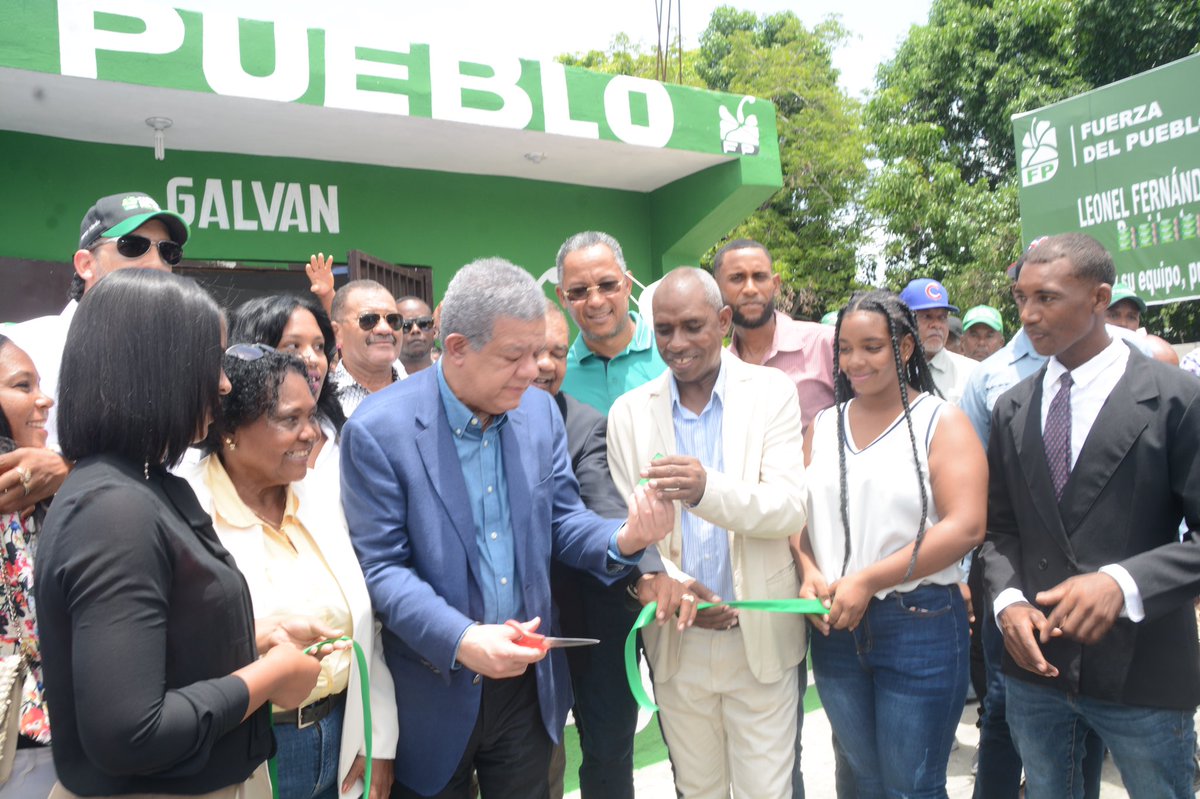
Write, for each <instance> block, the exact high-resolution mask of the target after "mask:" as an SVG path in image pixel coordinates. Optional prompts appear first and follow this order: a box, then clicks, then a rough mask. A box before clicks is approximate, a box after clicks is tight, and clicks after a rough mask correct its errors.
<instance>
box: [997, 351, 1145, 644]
mask: <svg viewBox="0 0 1200 799" xmlns="http://www.w3.org/2000/svg"><path fill="white" fill-rule="evenodd" d="M1128 364H1129V346H1128V345H1126V344H1125V342H1124V341H1122V340H1121V339H1118V338H1113V339H1112V340H1111V341H1109V343H1108V346H1107V347H1105V348H1104V349H1103V350H1101V351H1100V352H1099V354H1097V355H1095V356H1093V357H1092V359H1091V360H1089V361H1087V362H1086V363H1084V364H1081V365H1080V366H1078V367H1076V368H1075V369H1072V370H1068V369H1067V367H1065V366H1063V364H1062V362H1061V361H1059V360H1058V357H1057V356H1055V357H1052V358H1050V361H1049V363H1047V364H1046V374H1045V375H1044V376H1043V377H1042V406H1041V423H1042V429H1045V427H1046V414H1047V413H1049V411H1050V403H1051V402H1052V401H1053V400H1054V397H1055V395H1056V394H1058V392H1059V391H1060V390H1061V388H1062V384H1061V383H1060V382H1059V380H1060V379H1061V378H1062V376H1063V375H1064V374H1066V373H1067V372H1068V371H1070V373H1071V380H1072V386H1071V468H1072V469H1074V468H1075V464H1076V462H1078V460H1079V453H1080V451H1081V450H1082V449H1083V445H1084V443H1085V442H1086V441H1087V437H1088V435H1089V434H1090V433H1091V432H1092V426H1093V425H1094V424H1095V423H1096V417H1097V416H1099V415H1100V409H1101V408H1103V407H1104V403H1105V402H1107V401H1108V397H1109V395H1110V394H1112V390H1113V388H1115V387H1116V385H1117V383H1118V382H1120V380H1121V377H1122V376H1124V374H1125V367H1126V366H1127V365H1128ZM1100 571H1101V572H1102V573H1103V574H1107V575H1108V576H1109V577H1112V578H1113V579H1114V580H1116V581H1117V584H1118V585H1120V586H1121V592H1122V593H1123V594H1124V595H1125V608H1124V609H1123V610H1122V611H1121V615H1122V616H1126V617H1127V618H1129V619H1130V620H1132V621H1135V622H1137V621H1141V620H1142V619H1144V618H1145V617H1146V613H1145V610H1144V609H1143V607H1142V595H1141V592H1139V591H1138V587H1137V583H1135V582H1134V581H1133V577H1131V576H1130V574H1129V572H1128V571H1126V569H1125V567H1123V566H1120V565H1118V564H1115V563H1113V564H1109V565H1107V566H1102V567H1100ZM1017 602H1029V600H1028V599H1027V598H1026V597H1025V595H1024V594H1022V593H1021V591H1020V590H1019V589H1017V588H1006V589H1004V590H1003V591H1001V592H1000V595H999V596H997V597H996V601H995V603H994V605H995V613H996V620H997V621H999V619H1000V613H1001V612H1002V611H1003V610H1004V609H1005V608H1007V607H1008V606H1009V605H1012V604H1015V603H1017Z"/></svg>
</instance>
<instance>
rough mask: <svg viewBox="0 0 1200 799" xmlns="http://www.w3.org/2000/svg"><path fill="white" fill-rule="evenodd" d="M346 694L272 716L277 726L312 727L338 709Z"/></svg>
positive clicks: (342, 693)
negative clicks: (338, 704)
mask: <svg viewBox="0 0 1200 799" xmlns="http://www.w3.org/2000/svg"><path fill="white" fill-rule="evenodd" d="M345 697H346V692H345V691H342V692H341V693H340V694H334V695H333V696H327V697H325V698H324V699H318V700H317V701H316V702H312V703H310V704H307V705H305V706H304V707H301V708H296V709H295V710H280V711H276V712H275V715H274V716H272V718H273V719H274V721H275V723H276V724H295V725H296V728H297V729H300V730H302V729H304V728H305V727H311V726H312V725H314V724H316V723H317V722H318V721H320V720H321V719H323V718H325V717H326V716H328V715H329V714H330V713H332V712H333V711H334V709H335V708H336V707H337V703H338V702H340V701H341V700H343V699H345Z"/></svg>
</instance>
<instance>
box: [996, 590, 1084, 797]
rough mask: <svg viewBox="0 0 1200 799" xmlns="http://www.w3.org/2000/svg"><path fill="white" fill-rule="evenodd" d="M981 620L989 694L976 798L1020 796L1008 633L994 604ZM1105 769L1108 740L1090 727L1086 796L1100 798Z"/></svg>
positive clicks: (1019, 765)
mask: <svg viewBox="0 0 1200 799" xmlns="http://www.w3.org/2000/svg"><path fill="white" fill-rule="evenodd" d="M980 621H981V622H982V624H981V625H980V626H981V628H982V632H981V635H982V637H983V659H984V663H985V664H986V666H987V693H986V694H985V695H984V698H983V718H982V719H981V720H980V725H979V770H978V771H977V772H976V774H975V792H974V794H973V799H1016V796H1017V792H1018V791H1019V790H1020V787H1021V756H1020V755H1019V754H1017V747H1016V745H1015V744H1014V743H1013V739H1012V734H1011V733H1010V732H1009V729H1008V719H1007V718H1006V716H1005V712H1004V697H1005V686H1006V680H1007V678H1006V677H1005V676H1004V672H1003V670H1002V669H1001V665H1002V663H1003V661H1004V633H1002V632H1000V628H999V627H997V626H996V618H995V616H993V615H992V609H991V607H990V603H988V607H987V608H986V610H985V611H984V612H983V615H982V618H981V619H980ZM1103 770H1104V742H1103V741H1101V740H1100V736H1099V735H1097V734H1096V732H1095V731H1094V730H1089V731H1088V734H1087V737H1086V738H1085V739H1084V757H1083V799H1099V797H1100V774H1101V772H1102V771H1103Z"/></svg>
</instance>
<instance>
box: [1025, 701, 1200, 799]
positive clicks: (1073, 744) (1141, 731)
mask: <svg viewBox="0 0 1200 799" xmlns="http://www.w3.org/2000/svg"><path fill="white" fill-rule="evenodd" d="M1007 704H1008V726H1009V728H1010V729H1011V730H1012V736H1013V741H1014V743H1016V745H1017V751H1018V752H1020V753H1021V761H1022V762H1023V763H1024V764H1025V792H1026V793H1025V795H1026V796H1027V797H1028V799H1079V797H1081V796H1083V780H1082V779H1081V777H1080V770H1081V761H1082V760H1083V748H1084V747H1083V739H1084V736H1085V734H1086V733H1087V732H1088V730H1095V731H1096V732H1097V733H1099V734H1100V737H1101V738H1102V739H1104V742H1105V743H1106V744H1108V748H1109V749H1110V750H1111V751H1112V756H1113V761H1114V762H1115V763H1116V764H1117V768H1118V769H1119V770H1120V772H1121V780H1122V782H1124V783H1125V790H1126V791H1128V792H1129V796H1130V797H1131V799H1192V769H1193V761H1192V757H1193V755H1194V754H1195V745H1196V733H1195V731H1194V729H1193V727H1192V711H1190V710H1164V709H1161V708H1147V707H1133V706H1131V705H1119V704H1116V703H1115V702H1105V701H1103V700H1100V699H1092V698H1091V697H1087V696H1071V695H1070V694H1067V693H1065V692H1063V691H1060V690H1058V689H1057V688H1052V687H1050V686H1048V685H1036V684H1034V683H1031V682H1027V681H1025V680H1020V679H1016V678H1013V679H1010V680H1009V681H1008V703H1007Z"/></svg>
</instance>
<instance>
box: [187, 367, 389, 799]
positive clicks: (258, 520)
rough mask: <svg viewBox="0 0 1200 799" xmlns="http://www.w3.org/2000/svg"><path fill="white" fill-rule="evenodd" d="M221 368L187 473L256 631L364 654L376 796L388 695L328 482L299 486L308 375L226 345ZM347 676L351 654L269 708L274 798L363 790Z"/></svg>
mask: <svg viewBox="0 0 1200 799" xmlns="http://www.w3.org/2000/svg"><path fill="white" fill-rule="evenodd" d="M225 371H226V374H227V375H228V376H229V381H230V384H231V385H232V391H230V393H229V394H228V395H227V396H225V397H222V403H221V407H222V413H221V416H220V418H219V419H218V420H217V421H216V422H215V423H214V425H213V429H212V433H211V434H210V437H209V448H210V450H211V454H210V455H208V456H207V457H206V458H204V460H202V461H201V462H200V463H199V464H197V465H196V466H195V467H193V468H192V470H191V471H189V473H187V474H186V475H185V476H186V477H187V478H188V481H189V482H190V483H191V484H192V488H193V489H194V490H195V492H196V495H197V497H198V498H199V500H200V503H201V505H202V506H204V507H205V508H206V509H207V510H208V511H209V513H210V514H211V515H212V519H213V526H214V527H215V528H216V531H217V535H218V536H219V537H220V539H221V543H222V544H224V545H225V547H226V548H227V549H228V550H229V552H230V553H231V554H232V555H233V556H234V559H235V560H236V561H237V565H238V568H239V569H240V570H241V571H242V573H243V574H244V575H245V577H246V582H247V583H248V584H249V586H250V595H251V597H252V599H253V602H254V615H255V618H256V621H257V623H258V627H259V630H260V632H261V633H263V634H270V630H271V627H272V625H271V624H270V622H271V621H272V620H277V622H278V623H279V624H283V623H285V622H284V620H285V619H294V618H295V617H297V616H301V617H308V618H311V619H315V620H316V621H317V622H319V626H320V627H323V628H324V629H326V630H332V631H340V632H342V633H345V634H349V635H352V636H353V638H354V640H355V641H357V642H358V643H359V645H360V646H362V648H363V649H364V651H365V653H366V655H367V662H368V663H369V664H370V665H369V669H370V672H371V673H370V674H369V675H368V677H367V679H368V680H369V685H370V689H371V710H372V714H371V715H372V722H373V728H372V738H373V754H374V755H375V759H374V762H373V769H372V771H373V777H372V783H373V784H372V785H371V786H370V788H371V790H370V793H369V799H385V797H387V795H388V793H389V791H390V789H391V782H392V776H391V775H392V758H393V756H394V753H395V746H396V737H397V731H396V712H395V699H394V691H393V688H392V682H391V676H390V673H389V672H388V670H387V667H386V666H385V665H384V662H383V652H382V650H381V648H380V647H378V646H377V645H376V643H377V642H376V632H375V622H374V615H373V614H372V612H371V605H370V599H369V598H368V596H367V586H366V582H365V580H364V579H363V574H362V570H361V569H360V568H359V565H358V560H357V558H356V557H355V554H354V550H353V548H352V547H351V545H350V538H349V534H348V532H347V529H346V522H345V518H344V517H343V515H342V508H341V502H340V499H339V492H338V486H337V484H336V483H332V484H331V481H329V480H305V477H306V474H307V473H308V463H309V458H310V455H311V454H312V451H313V447H314V446H315V444H316V442H317V441H318V440H319V439H320V435H321V434H320V430H319V427H318V420H317V411H316V400H315V398H314V397H313V393H312V391H311V389H310V386H309V381H308V374H307V370H306V368H305V365H304V364H303V363H302V362H301V361H300V360H299V359H298V358H296V357H294V356H291V355H286V354H284V353H282V352H278V351H276V350H275V349H273V348H272V347H269V346H266V345H264V344H236V345H234V346H232V347H230V348H229V350H228V351H227V353H226V356H225ZM287 623H289V624H290V623H295V622H287ZM314 626H316V625H314ZM356 672H357V665H356V664H355V662H354V658H353V657H352V654H351V652H350V651H348V650H344V651H338V652H334V653H333V654H331V655H328V656H327V657H325V658H324V660H323V661H322V664H321V676H320V678H319V679H318V680H317V685H316V688H314V689H313V692H312V693H311V694H310V695H309V696H308V698H307V699H305V701H304V702H303V703H302V704H301V707H300V710H299V711H295V710H293V711H288V712H286V713H285V712H282V711H280V712H277V713H275V717H274V721H275V736H276V741H277V746H278V755H277V758H278V773H279V782H280V797H281V799H335V798H336V797H341V796H345V797H357V796H360V795H364V794H363V786H362V782H361V776H362V773H363V767H364V765H365V761H364V758H363V754H364V753H363V750H362V747H363V717H362V704H361V695H360V688H359V686H360V685H361V683H360V676H359V675H358V674H357V673H356ZM380 755H382V757H380Z"/></svg>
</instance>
